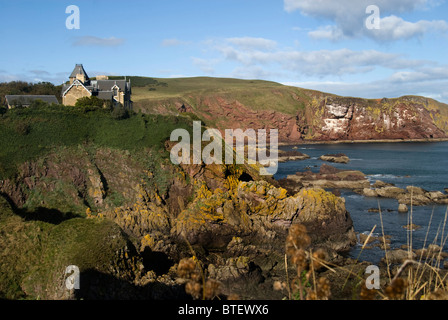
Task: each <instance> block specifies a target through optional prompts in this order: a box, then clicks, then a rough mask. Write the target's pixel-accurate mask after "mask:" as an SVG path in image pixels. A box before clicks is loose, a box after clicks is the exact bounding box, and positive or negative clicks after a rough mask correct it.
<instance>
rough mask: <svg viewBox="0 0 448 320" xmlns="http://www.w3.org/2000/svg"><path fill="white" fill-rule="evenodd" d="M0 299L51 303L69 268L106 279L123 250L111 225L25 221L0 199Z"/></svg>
mask: <svg viewBox="0 0 448 320" xmlns="http://www.w3.org/2000/svg"><path fill="white" fill-rule="evenodd" d="M0 234H1V237H0V299H2V298H3V299H14V300H16V299H40V298H42V299H55V298H58V297H57V296H52V295H57V293H58V286H59V285H61V284H63V282H60V281H58V280H60V279H59V278H60V277H61V276H62V280H61V281H63V275H64V270H65V268H66V267H67V266H69V265H76V266H78V267H79V268H80V270H81V272H83V271H86V270H97V271H99V272H104V273H107V272H109V269H110V267H111V264H112V263H113V262H114V261H115V259H116V256H117V252H118V251H119V250H121V249H122V248H124V247H125V246H127V245H128V240H127V239H126V238H125V237H124V235H123V232H122V231H121V229H120V228H119V227H118V226H117V225H116V224H114V223H113V222H111V221H108V220H100V219H81V218H74V219H68V220H66V221H62V222H61V223H59V224H56V225H55V224H52V223H47V222H43V221H26V220H25V219H23V218H21V217H19V216H17V215H15V214H14V213H13V211H12V209H11V207H10V206H9V204H8V203H7V202H6V200H5V199H4V198H3V197H0Z"/></svg>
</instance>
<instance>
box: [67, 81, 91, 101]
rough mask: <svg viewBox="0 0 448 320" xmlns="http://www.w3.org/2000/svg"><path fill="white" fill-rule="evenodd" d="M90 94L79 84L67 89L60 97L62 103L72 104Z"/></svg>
mask: <svg viewBox="0 0 448 320" xmlns="http://www.w3.org/2000/svg"><path fill="white" fill-rule="evenodd" d="M91 95H92V94H91V93H90V92H89V91H88V90H86V89H85V88H84V87H83V86H81V85H75V86H73V87H71V88H70V89H69V91H68V92H67V93H66V94H65V95H64V97H63V99H62V104H64V105H66V106H74V105H75V104H76V101H78V99H80V98H83V97H90V96H91Z"/></svg>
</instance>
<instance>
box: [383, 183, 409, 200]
mask: <svg viewBox="0 0 448 320" xmlns="http://www.w3.org/2000/svg"><path fill="white" fill-rule="evenodd" d="M376 193H377V194H378V196H379V197H382V198H395V199H396V198H398V197H399V196H400V195H402V194H405V193H406V191H405V190H403V189H401V188H398V187H391V186H387V187H383V188H378V189H376Z"/></svg>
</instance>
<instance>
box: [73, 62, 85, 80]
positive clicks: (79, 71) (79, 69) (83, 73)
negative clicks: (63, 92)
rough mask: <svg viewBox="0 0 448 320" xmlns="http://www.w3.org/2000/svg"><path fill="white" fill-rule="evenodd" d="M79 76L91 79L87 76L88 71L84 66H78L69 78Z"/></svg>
mask: <svg viewBox="0 0 448 320" xmlns="http://www.w3.org/2000/svg"><path fill="white" fill-rule="evenodd" d="M77 74H82V75H84V77H85V78H86V79H89V76H88V75H87V73H86V71H85V70H84V67H83V65H82V64H77V65H76V66H75V69H73V72H72V74H71V75H70V77H69V78H76V75H77Z"/></svg>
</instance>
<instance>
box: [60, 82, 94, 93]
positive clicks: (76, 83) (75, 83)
mask: <svg viewBox="0 0 448 320" xmlns="http://www.w3.org/2000/svg"><path fill="white" fill-rule="evenodd" d="M73 86H82V87H83V88H84V89H85V90H87V91H88V92H89V93H90V95H92V91H91V90H89V89H87V87H86V86H85V85H84V84H83V83H82V82H81V81H79V80H78V79H76V80H75V81H73V83H72V84H71V85H69V86H63V88H62V90H64V89H65V90H64V92H62V96H65V94H66V93H67V92H68V91H70V89H71V88H72V87H73Z"/></svg>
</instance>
